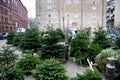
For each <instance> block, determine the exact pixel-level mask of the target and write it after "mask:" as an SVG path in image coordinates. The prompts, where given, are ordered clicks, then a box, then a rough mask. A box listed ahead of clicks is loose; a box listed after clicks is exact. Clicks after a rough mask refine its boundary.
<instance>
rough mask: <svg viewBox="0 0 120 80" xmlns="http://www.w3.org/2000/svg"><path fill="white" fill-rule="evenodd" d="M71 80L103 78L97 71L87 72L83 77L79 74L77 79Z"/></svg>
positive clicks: (100, 79) (99, 79) (96, 79)
mask: <svg viewBox="0 0 120 80" xmlns="http://www.w3.org/2000/svg"><path fill="white" fill-rule="evenodd" d="M71 80H102V77H101V74H100V73H99V72H98V71H97V70H94V71H91V70H86V71H85V72H84V74H83V75H80V74H78V75H77V77H75V78H72V79H71Z"/></svg>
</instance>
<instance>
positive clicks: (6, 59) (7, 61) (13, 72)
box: [0, 46, 24, 80]
mask: <svg viewBox="0 0 120 80" xmlns="http://www.w3.org/2000/svg"><path fill="white" fill-rule="evenodd" d="M16 59H17V55H15V54H14V53H13V50H11V49H10V47H8V46H7V47H3V49H2V50H0V80H24V78H23V77H24V76H23V74H22V73H21V70H18V69H16V68H15V67H14V65H15V61H16Z"/></svg>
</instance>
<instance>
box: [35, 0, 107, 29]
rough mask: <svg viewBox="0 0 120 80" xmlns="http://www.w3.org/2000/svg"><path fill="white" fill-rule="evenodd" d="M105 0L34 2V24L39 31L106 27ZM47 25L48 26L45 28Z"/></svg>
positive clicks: (40, 0) (49, 0) (42, 0)
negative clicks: (49, 28) (49, 27)
mask: <svg viewBox="0 0 120 80" xmlns="http://www.w3.org/2000/svg"><path fill="white" fill-rule="evenodd" d="M106 2H107V0H36V20H37V21H36V23H37V25H38V26H39V28H40V30H45V28H46V27H48V26H51V25H52V26H53V27H54V28H62V29H64V28H65V27H69V28H76V29H81V28H90V29H91V30H94V28H95V27H96V26H97V25H98V24H99V25H103V26H105V27H106ZM47 25H48V26H47Z"/></svg>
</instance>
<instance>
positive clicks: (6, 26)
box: [0, 0, 28, 33]
mask: <svg viewBox="0 0 120 80" xmlns="http://www.w3.org/2000/svg"><path fill="white" fill-rule="evenodd" d="M27 19H28V17H27V9H26V8H25V6H24V5H23V4H22V2H21V0H0V33H3V32H9V31H16V30H17V28H26V27H27V25H28V20H27Z"/></svg>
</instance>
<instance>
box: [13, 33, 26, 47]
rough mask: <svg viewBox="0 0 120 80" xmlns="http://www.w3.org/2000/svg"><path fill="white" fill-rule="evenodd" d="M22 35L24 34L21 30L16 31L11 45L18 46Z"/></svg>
mask: <svg viewBox="0 0 120 80" xmlns="http://www.w3.org/2000/svg"><path fill="white" fill-rule="evenodd" d="M23 36H24V33H23V32H18V33H17V34H16V35H15V37H14V39H13V45H14V46H19V45H20V44H21V40H22V39H23Z"/></svg>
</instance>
